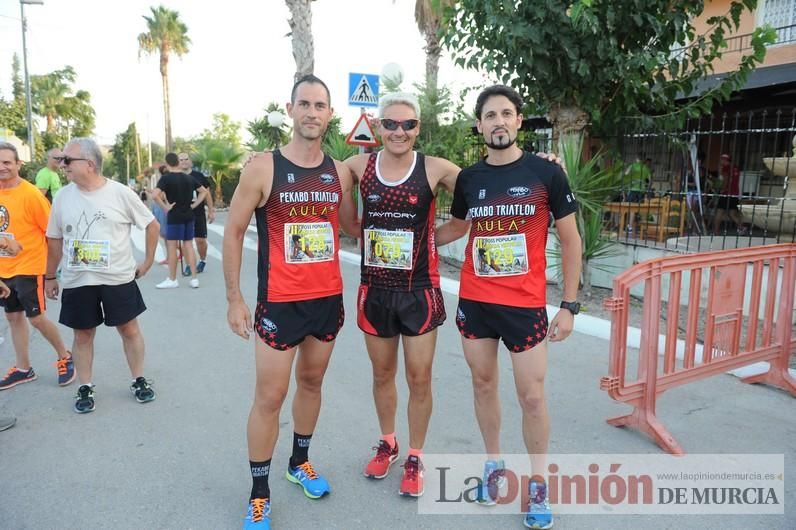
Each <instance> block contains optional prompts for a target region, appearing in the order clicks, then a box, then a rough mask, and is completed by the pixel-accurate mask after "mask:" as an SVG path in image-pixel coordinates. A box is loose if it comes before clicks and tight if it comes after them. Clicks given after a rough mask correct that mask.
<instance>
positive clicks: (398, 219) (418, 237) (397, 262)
mask: <svg viewBox="0 0 796 530" xmlns="http://www.w3.org/2000/svg"><path fill="white" fill-rule="evenodd" d="M379 156H380V153H373V154H371V155H370V158H369V159H368V164H367V166H366V167H365V172H364V174H363V175H362V178H361V181H360V184H359V191H360V194H361V197H362V208H363V210H362V285H368V286H371V287H377V288H380V289H387V290H391V291H415V290H420V289H429V288H432V287H439V271H438V263H439V258H438V255H437V248H436V244H435V243H434V221H435V215H436V214H435V212H436V207H435V205H436V200H435V198H434V192H433V190H432V189H431V187H430V186H429V184H428V177H427V176H426V161H425V157H424V156H423V154H422V153H417V152H415V153H414V161H413V162H412V166H411V167H410V168H409V171H408V173H407V174H406V176H404V178H402V179H401V180H399V181H396V182H388V181H386V180H384V178H382V176H381V174H380V172H379V170H378V166H379V165H378V161H379Z"/></svg>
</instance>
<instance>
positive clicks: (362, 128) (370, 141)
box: [345, 114, 379, 147]
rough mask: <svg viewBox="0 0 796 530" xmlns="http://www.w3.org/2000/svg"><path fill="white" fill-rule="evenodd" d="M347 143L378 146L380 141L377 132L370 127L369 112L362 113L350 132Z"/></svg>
mask: <svg viewBox="0 0 796 530" xmlns="http://www.w3.org/2000/svg"><path fill="white" fill-rule="evenodd" d="M345 143H347V144H349V145H361V146H362V147H376V146H377V145H379V141H378V140H377V139H376V134H375V133H374V132H373V129H371V128H370V121H369V120H368V116H367V114H360V115H359V120H358V121H357V124H356V125H354V128H353V129H352V130H351V132H350V133H349V134H348V136H347V137H346V139H345Z"/></svg>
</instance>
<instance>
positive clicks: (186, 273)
mask: <svg viewBox="0 0 796 530" xmlns="http://www.w3.org/2000/svg"><path fill="white" fill-rule="evenodd" d="M182 275H183V276H184V277H186V278H187V277H188V276H190V275H191V268H190V267H189V266H188V265H186V266H185V270H183V271H182Z"/></svg>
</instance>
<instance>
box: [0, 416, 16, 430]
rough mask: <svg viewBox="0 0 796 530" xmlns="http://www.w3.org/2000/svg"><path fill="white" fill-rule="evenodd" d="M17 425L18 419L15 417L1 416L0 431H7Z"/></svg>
mask: <svg viewBox="0 0 796 530" xmlns="http://www.w3.org/2000/svg"><path fill="white" fill-rule="evenodd" d="M16 423H17V419H16V418H15V417H14V416H8V417H6V416H0V431H5V430H6V429H10V428H11V427H13V426H14V425H15V424H16Z"/></svg>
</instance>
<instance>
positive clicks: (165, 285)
mask: <svg viewBox="0 0 796 530" xmlns="http://www.w3.org/2000/svg"><path fill="white" fill-rule="evenodd" d="M179 286H180V282H178V281H177V280H172V279H171V278H166V279H165V280H163V281H162V282H160V283H159V284H157V285H155V289H176V288H177V287H179Z"/></svg>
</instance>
